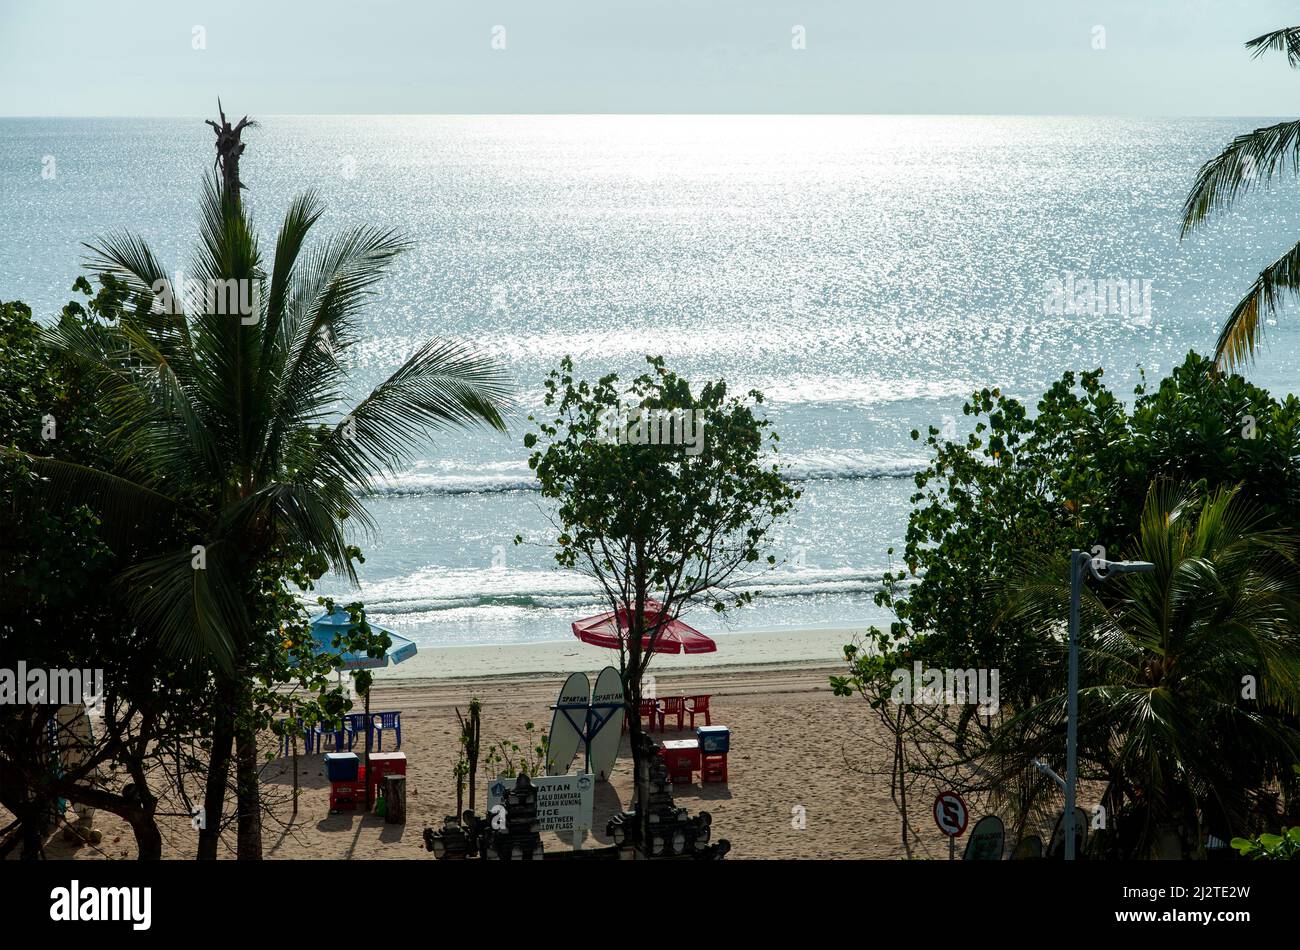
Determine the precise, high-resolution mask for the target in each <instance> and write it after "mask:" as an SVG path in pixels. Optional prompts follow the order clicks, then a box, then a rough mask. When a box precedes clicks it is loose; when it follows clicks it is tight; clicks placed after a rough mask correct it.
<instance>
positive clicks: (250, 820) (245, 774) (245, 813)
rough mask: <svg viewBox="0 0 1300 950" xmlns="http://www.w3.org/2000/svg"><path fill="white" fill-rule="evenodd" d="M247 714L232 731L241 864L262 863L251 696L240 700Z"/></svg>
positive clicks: (237, 845) (238, 849) (245, 694)
mask: <svg viewBox="0 0 1300 950" xmlns="http://www.w3.org/2000/svg"><path fill="white" fill-rule="evenodd" d="M240 700H241V707H242V709H243V710H244V712H245V713H246V715H245V716H244V717H242V718H243V720H244V721H243V722H242V723H241V724H240V725H239V727H238V728H237V730H236V732H235V795H236V801H237V802H238V808H239V831H238V838H237V840H236V845H235V847H236V850H237V857H238V859H239V860H240V861H260V860H262V795H261V791H260V789H259V788H258V775H257V764H258V755H257V732H256V730H254V728H253V726H252V697H251V696H249V695H248V693H247V691H244V692H243V693H242V695H241V697H240Z"/></svg>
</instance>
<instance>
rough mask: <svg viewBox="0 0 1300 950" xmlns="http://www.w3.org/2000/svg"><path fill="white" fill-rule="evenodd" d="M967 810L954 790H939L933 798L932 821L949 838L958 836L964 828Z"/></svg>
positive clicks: (967, 814) (967, 815)
mask: <svg viewBox="0 0 1300 950" xmlns="http://www.w3.org/2000/svg"><path fill="white" fill-rule="evenodd" d="M968 817H969V812H968V811H967V809H966V803H965V802H964V801H962V798H961V796H960V795H958V794H957V793H956V792H951V791H949V792H940V793H939V794H938V795H936V796H935V798H934V823H935V824H936V825H938V826H939V830H940V831H942V832H943V833H944V834H946V835H947V836H948V837H949V838H957V837H960V836H961V834H962V832H964V831H965V830H966V819H967V818H968Z"/></svg>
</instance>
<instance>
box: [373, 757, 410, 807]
mask: <svg viewBox="0 0 1300 950" xmlns="http://www.w3.org/2000/svg"><path fill="white" fill-rule="evenodd" d="M405 774H406V753H405V752H371V753H370V787H371V788H372V789H373V788H375V787H377V786H379V785H382V784H383V782H384V776H385V775H405ZM370 797H371V798H372V799H373V798H374V792H371V796H370Z"/></svg>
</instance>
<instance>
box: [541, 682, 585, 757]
mask: <svg viewBox="0 0 1300 950" xmlns="http://www.w3.org/2000/svg"><path fill="white" fill-rule="evenodd" d="M590 696H591V683H590V681H589V680H588V679H587V674H586V673H571V674H570V675H569V678H568V679H567V680H565V681H564V686H562V687H561V688H560V698H559V699H558V700H556V706H557V707H559V706H569V705H571V706H575V707H581V708H575V709H569V710H564V709H559V708H557V709H556V710H555V715H553V716H552V717H551V732H550V735H548V736H547V738H546V774H547V775H568V774H569V766H570V765H572V764H573V757H574V756H575V755H577V754H578V750H579V749H581V748H583V736H582V731H583V729H584V728H585V725H586V721H587V702H588V699H589V697H590ZM566 712H567V713H568V715H567V716H566V715H565V713H566Z"/></svg>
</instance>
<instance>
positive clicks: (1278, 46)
mask: <svg viewBox="0 0 1300 950" xmlns="http://www.w3.org/2000/svg"><path fill="white" fill-rule="evenodd" d="M1246 49H1248V50H1250V51H1251V55H1252V58H1254V59H1258V58H1259V57H1261V56H1263V55H1264V54H1265V53H1267V52H1270V51H1276V52H1280V53H1286V61H1287V62H1288V63H1290V64H1291V68H1292V69H1300V26H1286V27H1283V28H1282V29H1280V30H1274V31H1273V32H1271V33H1265V34H1264V35H1263V36H1257V37H1255V38H1254V39H1253V40H1247V41H1246Z"/></svg>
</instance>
